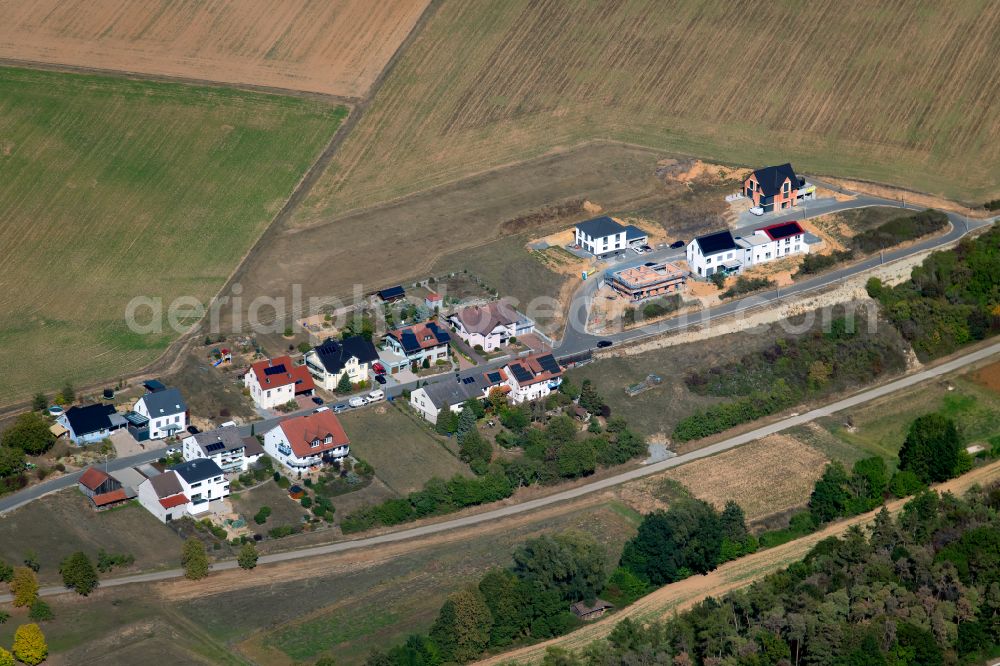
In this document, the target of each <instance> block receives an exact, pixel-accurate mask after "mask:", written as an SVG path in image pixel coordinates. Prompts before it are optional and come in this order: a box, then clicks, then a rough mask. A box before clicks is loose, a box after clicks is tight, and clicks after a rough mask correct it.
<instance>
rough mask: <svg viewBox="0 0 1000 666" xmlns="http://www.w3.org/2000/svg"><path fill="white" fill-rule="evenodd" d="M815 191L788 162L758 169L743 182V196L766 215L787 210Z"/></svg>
mask: <svg viewBox="0 0 1000 666" xmlns="http://www.w3.org/2000/svg"><path fill="white" fill-rule="evenodd" d="M815 191H816V188H815V187H813V186H811V185H809V184H808V183H806V181H805V179H804V178H800V177H799V176H797V175H795V170H794V169H792V165H791V164H789V163H787V162H786V163H785V164H779V165H777V166H769V167H764V168H763V169H757V170H756V171H754V172H753V173H751V174H750V175H749V176H747V178H746V180H744V181H743V194H745V195H746V197H747V199H750V200H751V201H753V205H754V206H760V207H761V208H763V209H764V212H765V213H770V212H772V211H776V210H785V209H786V208H789V207H791V206H794V205H796V204H797V203H798V201H799V200H800V199H803V198H805V197H807V196H810V195H811V194H812V193H813V192H815Z"/></svg>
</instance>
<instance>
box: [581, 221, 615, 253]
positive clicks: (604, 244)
mask: <svg viewBox="0 0 1000 666" xmlns="http://www.w3.org/2000/svg"><path fill="white" fill-rule="evenodd" d="M574 231H575V234H576V244H577V245H579V246H580V247H582V248H583V249H584V250H586V251H587V252H590V253H592V254H605V253H609V252H615V251H617V250H623V249H625V247H626V243H625V230H624V229H623V230H622V231H619V232H618V233H616V234H610V235H608V236H599V237H597V238H592V237H590V236H588V235H587V234H585V233H584V232H582V231H580V228H579V227H576V228H575V229H574Z"/></svg>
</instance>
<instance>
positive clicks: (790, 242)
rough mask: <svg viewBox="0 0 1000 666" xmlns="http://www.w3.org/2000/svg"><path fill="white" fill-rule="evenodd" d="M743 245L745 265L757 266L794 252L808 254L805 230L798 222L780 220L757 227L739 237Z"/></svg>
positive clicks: (738, 239)
mask: <svg viewBox="0 0 1000 666" xmlns="http://www.w3.org/2000/svg"><path fill="white" fill-rule="evenodd" d="M736 242H737V243H738V244H740V245H741V246H743V248H744V256H743V265H744V266H755V265H757V264H763V263H766V262H768V261H774V260H775V259H782V258H784V257H787V256H789V255H793V254H808V252H809V245H808V244H807V243H806V242H805V231H804V230H803V229H802V226H801V225H800V224H799V223H798V222H780V223H778V224H772V225H770V226H768V227H763V228H761V229H757V230H756V231H754V232H753V234H752V235H750V236H744V237H742V238H737V239H736Z"/></svg>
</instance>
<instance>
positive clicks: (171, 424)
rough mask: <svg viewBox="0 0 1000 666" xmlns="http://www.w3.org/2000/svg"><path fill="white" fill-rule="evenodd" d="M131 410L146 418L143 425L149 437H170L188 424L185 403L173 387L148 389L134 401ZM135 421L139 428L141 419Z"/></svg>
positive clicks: (181, 430)
mask: <svg viewBox="0 0 1000 666" xmlns="http://www.w3.org/2000/svg"><path fill="white" fill-rule="evenodd" d="M156 383H157V384H159V386H160V387H162V386H163V385H162V384H160V383H159V382H156ZM147 388H148V384H147ZM132 412H133V413H135V414H138V415H139V416H140V417H143V418H145V419H146V423H145V424H144V425H145V426H146V428H148V429H149V435H148V438H149V439H164V438H166V437H172V436H174V435H177V434H179V433H181V432H183V431H184V429H185V428H187V425H188V416H187V404H186V403H185V402H184V397H183V396H181V392H180V391H179V390H177V389H175V388H155V389H150V390H149V391H148V392H147V393H146V394H145V395H143V396H142V397H141V398H139V399H138V400H136V401H135V405H134V406H133V407H132ZM135 421H136V425H138V426H139V428H140V429H141V426H142V425H143V424H141V423H139V422H140V421H141V419H135Z"/></svg>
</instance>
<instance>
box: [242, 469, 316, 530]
mask: <svg viewBox="0 0 1000 666" xmlns="http://www.w3.org/2000/svg"><path fill="white" fill-rule="evenodd" d="M233 495H235V498H234V499H233V500H232V502H233V509H234V510H235V511H237V512H238V513H239V514H240V516H242V518H243V519H244V520H246V521H247V526H249V527H250V529H252V530H253V531H254V532H257V533H259V534H265V535H266V534H267V532H268V530H270V529H272V528H275V527H279V526H282V525H300V524H301V523H302V516H304V515H306V514H308V513H309V511H307V510H306V509H303V508H302V507H301V505H299V503H298V502H297V501H296V500H293V499H291V498H290V497H289V496H288V491H287V490H284V489H282V488H281V487H280V486H278V484H277V483H275V482H274V481H272V480H268V481H266V482H265V483H263V484H261V485H260V486H257V487H255V488H252V489H250V490H240V491H238V492H236V493H233ZM262 506H266V507H270V509H271V515H270V516H269V517H268V519H267V522H265V523H264V524H263V525H258V524H257V523H255V522H254V519H253V517H254V516H255V515H256V514H257V512H258V511H260V508H261V507H262Z"/></svg>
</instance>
